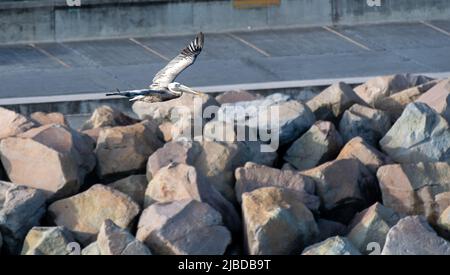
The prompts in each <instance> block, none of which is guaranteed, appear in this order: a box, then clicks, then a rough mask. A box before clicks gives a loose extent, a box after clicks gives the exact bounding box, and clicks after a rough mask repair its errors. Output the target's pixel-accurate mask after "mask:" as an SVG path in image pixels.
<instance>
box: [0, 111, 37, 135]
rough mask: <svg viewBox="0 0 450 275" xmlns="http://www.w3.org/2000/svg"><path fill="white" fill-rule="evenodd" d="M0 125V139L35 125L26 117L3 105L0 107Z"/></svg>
mask: <svg viewBox="0 0 450 275" xmlns="http://www.w3.org/2000/svg"><path fill="white" fill-rule="evenodd" d="M0 125H1V127H0V140H1V139H4V138H7V137H12V136H15V135H17V134H20V133H23V132H26V131H27V130H29V129H30V128H32V127H34V126H36V125H35V123H34V122H33V121H31V120H30V119H28V118H27V117H25V116H23V115H21V114H19V113H16V112H14V111H11V110H8V109H6V108H3V107H0Z"/></svg>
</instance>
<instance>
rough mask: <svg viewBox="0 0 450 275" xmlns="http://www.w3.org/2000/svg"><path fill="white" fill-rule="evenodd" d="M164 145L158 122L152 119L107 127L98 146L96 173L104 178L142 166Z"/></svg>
mask: <svg viewBox="0 0 450 275" xmlns="http://www.w3.org/2000/svg"><path fill="white" fill-rule="evenodd" d="M162 145H163V142H162V141H161V136H160V132H159V129H158V126H157V125H156V124H154V123H152V122H150V121H143V122H141V123H137V124H134V125H130V126H117V127H112V128H104V129H102V131H101V132H100V135H99V137H98V140H97V147H96V148H95V154H96V155H97V160H98V165H97V174H98V176H99V177H100V178H105V177H108V176H112V175H120V174H124V173H131V172H135V171H140V170H143V169H145V164H146V162H147V160H148V157H149V156H150V155H151V154H152V153H153V152H155V151H156V150H157V149H158V148H159V147H161V146H162Z"/></svg>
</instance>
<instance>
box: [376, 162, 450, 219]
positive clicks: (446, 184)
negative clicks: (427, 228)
mask: <svg viewBox="0 0 450 275" xmlns="http://www.w3.org/2000/svg"><path fill="white" fill-rule="evenodd" d="M377 177H378V181H379V183H380V188H381V193H382V196H383V203H384V205H385V206H387V207H389V208H392V209H393V210H394V211H396V212H398V213H401V214H406V215H424V216H426V217H427V219H428V220H429V221H430V222H432V223H435V222H436V220H437V219H438V217H439V215H440V214H441V212H442V211H443V210H445V208H446V207H448V206H449V205H450V204H449V203H450V200H449V199H450V197H449V196H448V194H447V192H450V165H449V164H448V163H445V162H435V163H431V162H430V163H411V164H392V165H385V166H382V167H380V168H379V169H378V172H377Z"/></svg>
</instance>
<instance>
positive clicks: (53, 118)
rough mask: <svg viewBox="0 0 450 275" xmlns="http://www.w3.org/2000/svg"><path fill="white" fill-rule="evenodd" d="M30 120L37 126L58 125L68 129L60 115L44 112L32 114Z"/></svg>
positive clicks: (64, 119) (65, 121)
mask: <svg viewBox="0 0 450 275" xmlns="http://www.w3.org/2000/svg"><path fill="white" fill-rule="evenodd" d="M30 119H31V120H33V121H34V122H35V123H36V124H37V125H39V124H40V125H47V124H59V125H64V126H67V127H69V123H68V122H67V120H66V118H65V117H64V115H63V114H62V113H58V112H53V113H44V112H34V113H32V114H31V115H30Z"/></svg>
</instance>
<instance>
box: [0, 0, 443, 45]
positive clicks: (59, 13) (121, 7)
mask: <svg viewBox="0 0 450 275" xmlns="http://www.w3.org/2000/svg"><path fill="white" fill-rule="evenodd" d="M81 4H82V6H81V7H68V6H67V4H66V0H41V1H22V2H21V1H19V2H17V1H14V2H11V1H7V2H0V43H2V44H4V43H18V42H31V41H64V40H80V39H92V38H110V37H124V36H152V35H160V34H183V33H193V32H197V31H199V30H203V31H206V32H222V31H233V30H246V29H248V28H253V29H264V28H274V27H291V26H320V25H332V24H360V23H374V22H404V21H418V20H433V19H443V20H445V19H450V1H449V0H381V6H380V7H369V5H367V2H366V0H281V4H280V5H279V6H269V7H265V8H253V9H235V8H234V7H233V5H232V1H231V0H209V1H208V0H81Z"/></svg>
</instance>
